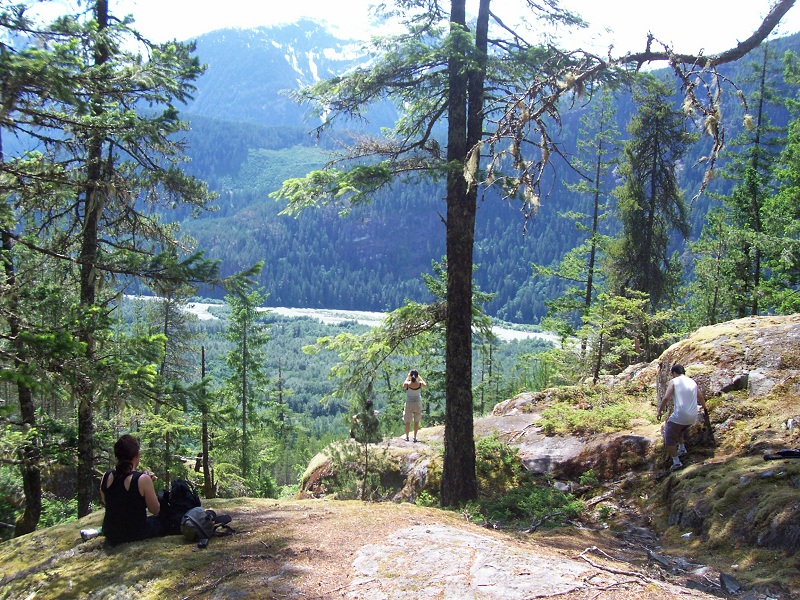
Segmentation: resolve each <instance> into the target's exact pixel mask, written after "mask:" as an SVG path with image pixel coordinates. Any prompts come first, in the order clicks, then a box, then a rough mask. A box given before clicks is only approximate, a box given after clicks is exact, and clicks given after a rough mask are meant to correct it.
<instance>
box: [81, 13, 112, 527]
mask: <svg viewBox="0 0 800 600" xmlns="http://www.w3.org/2000/svg"><path fill="white" fill-rule="evenodd" d="M94 10H95V19H96V20H97V28H98V32H99V34H100V35H101V36H102V34H103V31H104V30H105V29H107V28H108V0H97V2H96V3H95V8H94ZM108 57H109V53H108V48H107V46H106V44H105V43H103V42H102V41H98V42H97V43H96V46H95V50H94V60H95V65H96V66H98V67H99V66H102V65H103V64H105V63H106V62H107V61H108ZM102 111H103V108H102V102H101V100H100V99H99V98H96V99H95V101H94V102H93V105H92V114H93V116H95V117H99V116H100V115H101V114H102ZM102 151H103V138H102V136H101V135H100V134H93V136H92V137H91V139H90V140H89V150H88V156H87V166H86V188H85V190H84V196H85V198H84V215H83V231H82V232H81V233H82V241H81V253H80V287H81V308H82V310H83V311H84V313H85V314H87V313H88V312H89V311H90V310H91V309H92V308H93V307H94V306H95V302H96V300H97V285H98V281H99V277H98V274H97V270H96V268H95V264H96V262H97V253H98V248H99V239H98V230H99V227H100V216H101V215H102V213H103V205H104V197H103V192H102V189H103V186H102V178H103V172H102V160H103V156H102ZM78 337H79V339H80V340H81V342H83V343H84V344H85V347H86V365H87V368H86V370H84V372H83V373H81V374H80V376H79V377H78V384H77V392H78V486H77V487H78V516H79V517H82V516H85V515H87V514H89V512H91V502H92V498H93V497H94V492H95V488H96V486H95V480H94V403H95V397H94V396H95V389H94V385H93V382H92V377H91V369H92V366H93V365H94V362H95V351H96V348H95V335H94V331H93V327H92V325H91V323H86V324H84V325H83V326H82V328H81V331H80V332H79V333H78Z"/></svg>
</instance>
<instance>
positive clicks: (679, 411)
mask: <svg viewBox="0 0 800 600" xmlns="http://www.w3.org/2000/svg"><path fill="white" fill-rule="evenodd" d="M671 383H672V387H673V394H672V406H673V409H672V414H671V415H670V416H669V420H670V421H672V422H673V423H677V424H678V425H693V424H694V423H695V422H696V421H697V414H698V405H697V383H695V381H694V379H692V378H691V377H687V376H686V375H679V376H678V377H675V378H674V379H673V380H672V382H671Z"/></svg>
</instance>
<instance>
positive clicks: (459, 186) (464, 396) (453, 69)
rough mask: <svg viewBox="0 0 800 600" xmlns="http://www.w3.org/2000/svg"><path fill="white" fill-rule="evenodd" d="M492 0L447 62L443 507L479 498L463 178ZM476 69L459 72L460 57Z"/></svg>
mask: <svg viewBox="0 0 800 600" xmlns="http://www.w3.org/2000/svg"><path fill="white" fill-rule="evenodd" d="M489 3H490V0H481V2H480V9H479V14H478V25H477V30H476V36H475V37H476V47H475V48H459V47H457V48H456V49H455V50H454V51H453V54H452V55H451V56H450V59H449V64H448V82H449V89H448V123H447V161H448V164H449V166H450V171H449V172H448V176H447V233H446V236H447V320H446V323H447V330H446V333H445V340H446V341H445V345H446V349H445V360H446V384H445V385H446V393H447V410H446V415H445V433H444V463H443V469H442V485H441V494H442V496H441V501H442V505H443V506H453V505H457V504H461V503H462V502H465V501H466V500H471V499H473V498H477V496H478V483H477V478H476V474H475V440H474V438H473V422H472V418H473V415H472V404H473V401H472V252H473V246H474V242H475V213H476V211H477V189H476V188H474V187H472V188H470V187H469V186H468V185H467V182H466V180H465V178H464V164H465V162H466V157H467V153H468V152H469V150H470V149H471V148H472V147H473V146H474V145H475V144H477V143H478V142H479V141H480V140H481V136H482V133H483V86H484V77H485V65H486V44H487V32H488V23H489ZM450 23H451V27H453V28H454V29H455V28H465V27H466V0H453V1H452V2H451V12H450ZM467 58H470V59H472V60H473V61H474V63H473V64H475V65H477V66H476V67H474V68H473V70H472V71H469V72H467V71H466V69H465V63H466V59H467Z"/></svg>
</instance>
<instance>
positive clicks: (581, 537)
mask: <svg viewBox="0 0 800 600" xmlns="http://www.w3.org/2000/svg"><path fill="white" fill-rule="evenodd" d="M231 512H232V513H233V512H234V511H231ZM235 519H236V520H237V521H238V522H239V523H241V524H242V527H243V529H242V530H241V532H240V533H239V534H237V535H236V536H235V537H232V538H226V539H224V540H222V539H221V540H214V543H217V542H221V543H224V544H225V545H226V546H235V548H236V550H235V552H231V553H230V554H228V556H227V559H226V561H225V567H223V569H227V572H224V573H222V574H221V576H220V582H219V585H218V586H215V588H216V589H217V591H218V592H221V591H222V589H221V586H225V582H226V580H227V579H230V585H231V588H230V589H229V590H228V593H231V594H233V593H234V588H235V589H238V590H241V589H242V584H243V583H244V582H247V584H246V585H245V586H244V587H245V588H246V589H248V590H250V593H251V594H257V597H262V598H289V597H300V598H335V597H341V598H403V597H409V598H411V597H414V598H416V597H437V598H460V597H465V596H464V595H462V594H463V590H462V591H461V592H459V594H458V595H456V594H455V591H456V590H455V589H452V590H450V592H448V589H449V588H448V586H447V584H444V585H443V586H438V588H437V590H438V591H437V592H436V593H435V595H430V593H431V592H433V591H434V590H430V589H427V588H430V587H432V586H430V585H429V582H425V581H421V580H419V578H418V577H412V576H411V575H412V574H413V573H406V574H405V575H404V574H403V573H402V572H392V571H391V569H390V570H389V571H387V570H386V569H378V573H376V574H372V575H365V573H363V572H358V570H357V569H356V568H355V567H354V562H356V559H357V558H358V557H359V554H360V552H361V550H362V549H363V548H365V547H374V546H376V545H378V546H381V548H379V550H378V553H379V554H383V555H388V554H390V553H391V551H392V550H393V549H394V550H396V549H397V548H398V545H400V544H403V542H404V540H405V539H406V538H405V537H404V535H403V532H406V531H407V530H409V529H410V528H420V527H422V528H428V529H431V528H436V530H437V531H442V530H446V531H447V530H454V531H464V532H468V533H469V534H471V535H474V536H477V537H476V539H477V540H478V545H479V546H487V545H492V544H491V542H492V541H495V542H497V543H499V544H500V545H502V546H503V547H505V548H506V549H507V551H508V552H509V557H508V562H512V563H513V562H515V561H519V560H520V556H525V555H529V556H532V557H534V558H535V559H536V560H545V559H546V560H547V561H555V563H556V564H559V563H561V564H562V565H567V564H570V565H575V564H578V563H579V564H580V565H581V566H582V567H585V569H586V570H585V572H584V573H582V574H581V575H580V576H579V577H578V578H577V579H576V580H575V582H576V586H575V587H576V588H580V589H574V590H565V591H561V592H560V593H557V594H553V595H557V596H558V597H559V598H565V599H575V600H588V599H592V600H597V599H603V598H608V599H611V598H614V599H619V600H627V599H629V598H630V599H634V598H636V599H639V600H642V599H662V598H663V599H667V598H680V597H686V598H705V597H709V598H710V597H711V596H708V595H707V594H704V593H702V592H700V591H697V590H692V589H688V588H680V587H676V586H675V585H674V584H673V583H681V578H675V579H674V582H671V581H669V580H668V579H667V576H666V575H665V573H664V572H663V571H661V570H659V569H658V568H656V567H654V566H649V567H648V566H647V565H644V568H642V567H641V566H640V567H636V566H634V565H632V564H631V563H629V562H625V558H624V557H622V556H620V558H622V560H611V558H610V557H611V556H613V555H615V554H616V555H619V554H620V553H619V552H618V551H617V550H615V549H614V546H613V545H614V544H617V542H616V541H615V540H614V538H613V537H611V536H608V535H605V534H602V533H600V534H598V533H591V532H587V531H580V530H569V531H568V532H565V531H564V530H561V531H560V532H557V533H554V532H550V533H544V534H538V533H537V534H533V535H522V534H510V533H504V532H499V531H493V530H489V529H484V528H481V527H478V526H476V525H474V524H470V523H468V522H467V521H466V520H465V518H464V517H463V515H460V514H458V513H455V512H446V511H441V510H434V509H428V508H422V507H417V506H415V505H412V504H407V503H406V504H388V503H379V504H364V503H361V502H339V501H324V500H323V501H319V500H317V501H302V502H280V503H274V504H273V505H272V506H258V505H255V504H254V505H243V506H241V507H240V508H238V509H236V511H235ZM438 542H439V544H440V545H441V543H444V544H445V545H446V544H447V543H448V542H447V541H444V542H442V540H441V539H440V540H438ZM452 543H453V547H452V550H453V552H452V556H455V555H457V554H458V544H459V540H453V542H452ZM399 549H400V551H401V552H402V551H403V548H402V547H400V548H399ZM428 553H429V552H426V549H425V548H424V547H423V549H422V550H421V551H418V550H415V551H414V553H413V557H411V558H409V566H408V569H409V570H411V567H410V565H411V561H412V559H413V563H414V565H415V567H416V568H417V570H418V569H419V566H420V565H419V563H420V562H424V561H425V560H426V558H425V555H426V554H428ZM520 553H521V554H520ZM411 554H412V553H411V551H410V549H409V555H411ZM581 556H583V557H584V558H581ZM631 558H632V557H631ZM496 559H497V562H500V563H502V562H503V560H502V557H499V558H497V557H496ZM437 560H440V561H442V563H441V566H440V568H441V569H445V568H450V569H451V571H452V568H453V566H454V565H453V564H452V562H453V561H451V560H447V559H445V560H442V559H441V557H438V558H437ZM453 560H455V559H453ZM510 566H511V570H512V571H513V566H514V565H510ZM400 568H401V569H402V568H403V567H402V566H401V567H400ZM562 568H563V567H562ZM455 569H456V572H458V571H459V570H461V571H463V572H460V573H457V575H458V576H457V577H456V578H457V579H460V580H462V581H463V580H466V579H468V578H470V577H471V574H470V571H474V565H471V564H463V565H455ZM557 570H559V568H558V567H556V568H555V569H553V571H557ZM524 574H525V573H522V572H518V573H515V575H516V576H517V577H519V576H522V575H524ZM187 583H188V581H187ZM196 583H197V582H194V584H193V585H190V586H188V589H184V590H178V591H181V592H184V593H186V592H188V593H189V595H188V596H187V597H214V596H206V595H205V593H204V592H203V588H202V587H201V588H200V589H198V588H197V587H196ZM508 583H510V582H508ZM434 587H435V586H434ZM568 587H569V586H568ZM192 589H193V591H194V592H195V593H196V592H200V595H199V596H195V595H192ZM426 590H427V591H426ZM541 592H542V593H541V594H537V595H529V594H528V593H526V594H525V595H524V596H522V595H516V594H515V593H514V591H513V590H505V591H503V589H502V588H501V589H499V590H494V592H491V593H490V592H489V591H487V590H480V589H478V590H474V596H471V597H475V598H484V597H486V598H490V597H502V598H515V597H518V598H522V597H526V598H527V597H550V596H551V594H549V593H547V591H546V586H542V590H541ZM216 597H230V596H216ZM248 597H256V595H253V596H248Z"/></svg>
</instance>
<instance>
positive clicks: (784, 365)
mask: <svg viewBox="0 0 800 600" xmlns="http://www.w3.org/2000/svg"><path fill="white" fill-rule="evenodd" d="M676 363H679V364H682V365H684V367H686V373H687V375H689V376H690V377H693V378H694V379H696V380H697V381H698V382H699V383H700V385H701V387H702V388H703V390H704V391H705V393H706V395H707V396H712V395H715V394H720V393H724V392H730V391H736V390H747V391H748V396H749V397H750V398H760V397H763V396H766V395H768V394H770V393H771V392H772V391H773V389H775V387H776V386H781V387H782V389H783V390H784V391H788V392H789V393H792V394H795V395H797V394H798V393H800V314H795V315H786V316H765V317H746V318H744V319H736V320H733V321H727V322H725V323H719V324H717V325H709V326H708V327H701V328H700V329H698V330H697V331H695V332H694V333H693V334H692V335H690V336H689V337H688V338H687V339H685V340H682V341H680V342H678V343H676V344H673V345H672V346H670V347H669V348H668V349H667V350H666V351H665V352H664V353H663V354H662V355H661V357H660V358H659V361H658V396H659V398H660V397H661V396H662V395H663V393H664V390H666V386H667V383H668V382H669V378H670V375H669V371H670V368H671V367H672V365H674V364H676Z"/></svg>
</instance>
